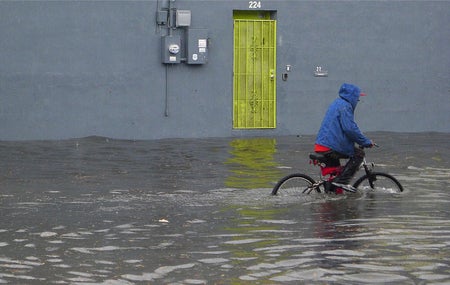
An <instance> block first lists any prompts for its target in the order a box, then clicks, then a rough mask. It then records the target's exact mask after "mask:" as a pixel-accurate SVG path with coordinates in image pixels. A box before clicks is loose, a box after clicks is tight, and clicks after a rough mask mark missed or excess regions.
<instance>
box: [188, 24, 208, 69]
mask: <svg viewBox="0 0 450 285" xmlns="http://www.w3.org/2000/svg"><path fill="white" fill-rule="evenodd" d="M186 34H187V44H186V46H187V49H186V62H187V64H205V63H206V62H208V30H207V29H188V30H187V33H186Z"/></svg>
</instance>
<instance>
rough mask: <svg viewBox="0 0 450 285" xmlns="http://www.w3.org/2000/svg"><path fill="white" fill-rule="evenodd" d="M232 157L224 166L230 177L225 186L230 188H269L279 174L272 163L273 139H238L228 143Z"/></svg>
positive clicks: (274, 147) (273, 152)
mask: <svg viewBox="0 0 450 285" xmlns="http://www.w3.org/2000/svg"><path fill="white" fill-rule="evenodd" d="M230 146H231V151H230V154H231V155H232V156H231V158H230V159H228V160H227V161H226V162H225V164H227V165H229V171H230V175H229V176H228V177H227V178H226V179H225V185H226V186H227V187H231V188H244V189H255V188H271V187H272V186H273V184H274V183H275V182H276V181H277V180H278V179H279V178H280V176H281V172H280V171H279V170H278V169H277V168H276V167H277V166H278V164H277V163H276V162H275V161H274V154H275V153H276V140H275V139H273V138H243V139H242V138H240V139H235V140H232V141H231V142H230Z"/></svg>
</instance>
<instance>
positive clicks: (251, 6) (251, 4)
mask: <svg viewBox="0 0 450 285" xmlns="http://www.w3.org/2000/svg"><path fill="white" fill-rule="evenodd" d="M248 8H249V9H259V8H261V1H248Z"/></svg>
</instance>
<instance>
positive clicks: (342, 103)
mask: <svg viewBox="0 0 450 285" xmlns="http://www.w3.org/2000/svg"><path fill="white" fill-rule="evenodd" d="M360 93H361V89H360V88H359V87H358V86H355V85H352V84H348V83H344V84H342V86H341V88H340V90H339V97H338V98H337V99H336V100H334V102H333V103H331V105H330V107H329V108H328V111H327V113H326V114H325V117H324V119H323V122H322V125H321V127H320V130H319V133H318V134H317V138H316V144H320V145H323V146H326V147H329V148H331V149H332V150H334V151H337V152H339V153H342V154H345V155H348V156H353V154H354V145H355V143H356V144H359V145H362V146H370V145H371V144H372V142H371V141H370V139H368V138H367V137H366V136H365V135H364V134H363V133H362V132H361V131H360V130H359V128H358V125H357V124H356V123H355V119H354V111H355V108H356V104H358V100H359V96H360Z"/></svg>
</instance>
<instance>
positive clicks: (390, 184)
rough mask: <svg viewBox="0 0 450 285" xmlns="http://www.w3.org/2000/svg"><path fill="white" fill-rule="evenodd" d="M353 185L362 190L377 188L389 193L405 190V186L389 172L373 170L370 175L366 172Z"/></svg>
mask: <svg viewBox="0 0 450 285" xmlns="http://www.w3.org/2000/svg"><path fill="white" fill-rule="evenodd" d="M353 187H355V188H358V189H361V190H375V191H380V192H387V193H399V192H403V186H402V185H401V184H400V182H398V180H397V179H396V178H395V177H394V176H392V175H390V174H387V173H383V172H372V173H371V174H370V175H367V174H365V175H364V176H362V177H360V178H359V179H358V180H357V181H356V182H355V183H354V184H353Z"/></svg>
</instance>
